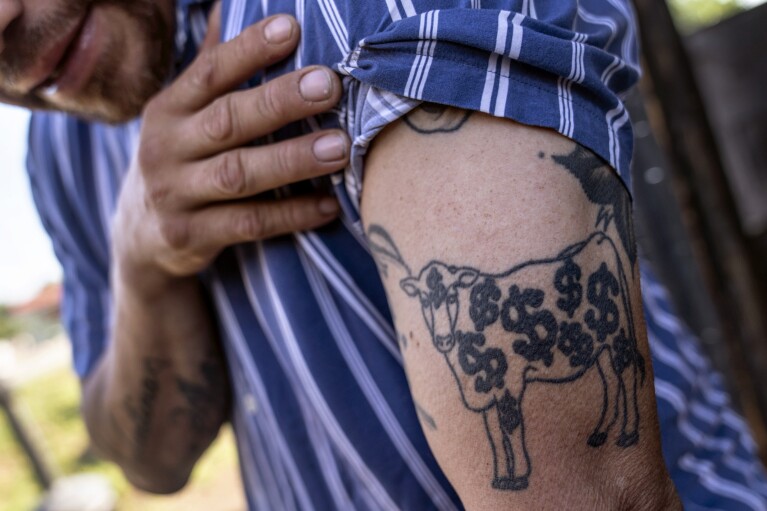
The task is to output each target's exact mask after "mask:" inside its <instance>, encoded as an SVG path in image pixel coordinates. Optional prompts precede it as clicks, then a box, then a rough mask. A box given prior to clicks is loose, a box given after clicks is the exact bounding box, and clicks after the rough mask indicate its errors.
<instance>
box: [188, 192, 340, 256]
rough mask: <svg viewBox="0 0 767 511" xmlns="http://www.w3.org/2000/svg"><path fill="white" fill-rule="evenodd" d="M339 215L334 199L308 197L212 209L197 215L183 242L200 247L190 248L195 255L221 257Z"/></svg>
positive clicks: (191, 219)
mask: <svg viewBox="0 0 767 511" xmlns="http://www.w3.org/2000/svg"><path fill="white" fill-rule="evenodd" d="M337 214H338V202H337V201H336V200H335V199H334V198H332V197H305V196H304V197H295V198H289V199H283V200H279V201H274V202H240V203H236V204H226V205H219V206H212V207H210V208H207V209H204V210H201V211H198V212H197V213H195V214H194V215H193V216H192V217H191V218H190V219H189V224H188V226H187V227H186V231H185V234H184V235H183V236H182V237H180V238H179V239H180V240H187V242H188V243H192V244H200V245H201V246H198V247H186V248H192V249H193V251H194V252H198V253H199V252H212V253H218V252H219V251H220V250H221V249H223V248H224V247H228V246H230V245H233V244H237V243H244V242H248V241H257V240H262V239H268V238H273V237H275V236H281V235H284V234H289V233H292V232H296V231H304V230H309V229H315V228H317V227H320V226H321V225H324V224H326V223H328V222H330V221H331V220H333V219H334V218H335V217H336V215H337ZM176 248H182V247H176Z"/></svg>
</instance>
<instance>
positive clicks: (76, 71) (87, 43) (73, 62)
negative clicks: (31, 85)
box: [40, 10, 105, 96]
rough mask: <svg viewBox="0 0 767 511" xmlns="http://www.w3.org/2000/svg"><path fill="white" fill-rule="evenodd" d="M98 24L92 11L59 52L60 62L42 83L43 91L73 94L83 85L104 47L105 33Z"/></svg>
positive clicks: (51, 93) (89, 77)
mask: <svg viewBox="0 0 767 511" xmlns="http://www.w3.org/2000/svg"><path fill="white" fill-rule="evenodd" d="M101 26H103V23H99V22H98V15H97V13H96V12H95V10H91V11H90V12H89V13H88V15H87V16H86V17H85V19H84V20H83V22H82V23H81V25H80V30H79V31H78V32H77V33H76V34H75V37H74V38H73V39H72V41H71V42H70V44H69V47H68V48H67V50H66V51H65V53H64V54H63V55H62V58H61V60H60V61H59V64H58V65H57V66H56V68H55V69H54V70H53V72H52V73H51V75H50V76H49V77H48V79H47V80H46V81H44V82H43V83H42V84H41V86H40V87H41V88H42V89H43V93H44V94H46V95H48V96H51V95H54V94H60V95H64V96H74V95H76V94H77V93H78V92H79V91H81V90H82V89H83V88H84V87H85V84H86V83H88V81H89V80H90V79H91V76H92V75H93V72H94V69H95V68H96V65H97V64H98V61H99V57H100V56H101V53H102V51H103V49H104V40H105V36H104V31H103V30H99V28H100V27H101Z"/></svg>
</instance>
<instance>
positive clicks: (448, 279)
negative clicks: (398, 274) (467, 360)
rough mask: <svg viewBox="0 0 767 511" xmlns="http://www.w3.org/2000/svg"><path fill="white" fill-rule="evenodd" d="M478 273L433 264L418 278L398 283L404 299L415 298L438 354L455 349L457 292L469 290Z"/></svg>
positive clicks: (410, 278) (472, 269)
mask: <svg viewBox="0 0 767 511" xmlns="http://www.w3.org/2000/svg"><path fill="white" fill-rule="evenodd" d="M478 277H479V271H477V270H475V269H474V268H458V267H456V266H447V265H445V264H442V263H438V262H433V263H431V264H429V265H428V266H426V268H424V269H423V271H421V274H420V275H419V276H418V277H407V278H405V279H403V280H402V281H401V282H400V286H401V287H402V290H403V291H405V293H407V295H408V296H411V297H413V298H418V299H419V301H420V302H421V312H422V313H423V319H424V320H425V321H426V326H427V327H428V328H429V333H430V334H431V340H432V342H433V343H434V346H435V347H436V348H437V350H439V351H440V352H441V353H447V352H449V351H450V350H451V349H453V346H455V325H456V321H457V320H458V313H459V307H460V305H459V304H460V301H459V300H458V290H459V289H465V288H469V287H471V286H472V285H474V283H475V282H476V281H477V278H478Z"/></svg>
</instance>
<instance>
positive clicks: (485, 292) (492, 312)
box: [469, 278, 501, 332]
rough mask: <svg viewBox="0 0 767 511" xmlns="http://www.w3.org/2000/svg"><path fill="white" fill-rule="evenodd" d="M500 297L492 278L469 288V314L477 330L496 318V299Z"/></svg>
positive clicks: (480, 329)
mask: <svg viewBox="0 0 767 511" xmlns="http://www.w3.org/2000/svg"><path fill="white" fill-rule="evenodd" d="M500 299H501V290H500V288H499V287H498V286H496V285H495V280H494V279H491V278H487V279H485V281H484V282H482V283H481V284H477V285H476V286H474V287H473V288H472V289H471V297H470V301H471V306H470V307H469V316H470V317H471V320H472V321H473V322H474V328H476V329H477V331H478V332H481V331H483V330H484V329H485V327H488V326H490V325H492V324H493V323H495V322H496V321H497V320H498V300H500Z"/></svg>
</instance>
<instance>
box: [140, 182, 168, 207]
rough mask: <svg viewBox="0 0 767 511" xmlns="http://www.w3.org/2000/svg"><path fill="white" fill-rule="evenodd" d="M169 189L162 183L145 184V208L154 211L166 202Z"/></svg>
mask: <svg viewBox="0 0 767 511" xmlns="http://www.w3.org/2000/svg"><path fill="white" fill-rule="evenodd" d="M170 192H171V188H170V187H169V186H167V185H165V184H163V183H151V184H150V183H147V185H146V200H145V206H146V208H147V209H149V210H153V209H154V210H156V209H160V208H162V206H163V205H164V204H165V203H166V202H167V201H168V197H169V195H170Z"/></svg>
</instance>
